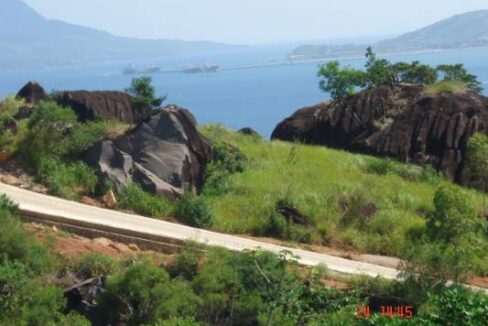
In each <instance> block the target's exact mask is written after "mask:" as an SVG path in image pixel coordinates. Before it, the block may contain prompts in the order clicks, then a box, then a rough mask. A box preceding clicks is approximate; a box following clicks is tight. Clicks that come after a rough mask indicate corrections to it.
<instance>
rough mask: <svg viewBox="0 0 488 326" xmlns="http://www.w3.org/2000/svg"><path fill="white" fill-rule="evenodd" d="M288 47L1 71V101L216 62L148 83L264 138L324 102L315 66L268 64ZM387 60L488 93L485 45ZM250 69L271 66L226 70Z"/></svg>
mask: <svg viewBox="0 0 488 326" xmlns="http://www.w3.org/2000/svg"><path fill="white" fill-rule="evenodd" d="M291 50H292V47H290V46H266V47H264V46H263V47H257V48H246V49H241V50H239V51H234V52H232V53H220V54H214V55H206V56H203V55H198V54H191V55H188V56H185V57H179V58H154V59H151V60H134V61H132V62H106V63H98V64H79V65H76V66H70V67H63V68H45V69H33V70H22V71H16V70H11V71H7V72H5V71H4V72H0V98H1V97H3V96H5V95H8V94H13V93H16V92H17V91H18V90H19V89H20V88H21V87H22V86H23V85H24V84H25V83H26V82H27V81H29V80H36V81H38V82H39V83H41V84H42V85H43V86H44V88H45V89H46V90H47V91H51V90H76V89H86V90H123V89H125V88H126V87H127V86H128V85H129V84H130V81H131V78H133V76H126V75H123V74H122V69H123V68H125V67H126V66H127V65H128V64H129V63H130V64H134V65H135V66H137V67H141V68H144V67H147V66H149V65H151V64H155V65H158V66H160V67H162V68H164V69H174V68H180V67H182V66H184V65H188V64H218V65H220V66H221V67H222V71H220V72H219V73H211V74H184V73H180V72H174V73H164V74H154V75H152V78H153V83H154V85H155V87H156V89H157V92H158V94H161V95H167V96H168V99H167V102H166V103H167V104H177V105H179V106H182V107H185V108H187V109H189V110H190V111H191V112H192V113H193V114H194V115H195V116H196V118H197V120H198V122H199V123H200V124H202V123H222V124H224V125H226V126H228V127H230V128H233V129H239V128H242V127H251V128H253V129H255V130H257V131H258V132H259V133H260V134H262V135H263V136H264V137H266V138H268V137H269V136H270V135H271V132H272V131H273V129H274V127H275V126H276V124H277V123H279V122H280V121H281V120H282V119H284V118H285V117H287V116H288V115H290V114H291V113H293V112H294V111H296V110H297V109H299V108H301V107H304V106H309V105H313V104H316V103H318V102H320V101H322V100H324V99H327V97H328V96H327V94H324V93H322V92H321V91H320V90H319V88H318V82H319V78H318V77H317V70H318V65H319V63H318V62H314V63H303V64H297V65H274V64H276V63H277V62H280V61H282V60H283V59H284V58H285V57H286V55H287V54H288V53H290V52H291ZM388 58H389V59H390V60H391V61H398V60H402V61H413V60H419V61H421V62H424V63H428V64H433V65H434V64H440V63H464V64H465V65H466V67H467V68H468V69H469V71H470V72H471V73H473V74H475V75H477V76H478V77H479V79H480V80H481V81H482V82H483V83H484V85H483V86H484V87H485V88H487V89H488V84H487V81H488V48H483V49H469V50H453V51H444V52H434V53H423V54H409V55H397V56H390V57H388ZM341 61H342V63H343V64H346V65H351V66H354V67H360V66H362V65H363V64H364V60H363V59H344V60H341ZM248 64H269V66H266V67H260V68H252V69H235V70H226V69H227V68H231V67H236V66H240V65H248ZM485 93H486V91H485Z"/></svg>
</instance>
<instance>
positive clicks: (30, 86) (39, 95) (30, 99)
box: [17, 81, 48, 105]
mask: <svg viewBox="0 0 488 326" xmlns="http://www.w3.org/2000/svg"><path fill="white" fill-rule="evenodd" d="M17 97H18V98H21V99H23V100H24V101H25V103H26V104H28V105H35V104H37V103H39V102H40V101H43V100H47V98H48V96H47V94H46V92H45V91H44V88H42V86H41V85H39V84H38V83H37V82H35V81H30V82H28V83H27V84H25V85H24V87H22V88H21V89H20V91H19V92H18V93H17Z"/></svg>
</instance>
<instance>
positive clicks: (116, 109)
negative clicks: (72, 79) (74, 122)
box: [55, 91, 150, 124]
mask: <svg viewBox="0 0 488 326" xmlns="http://www.w3.org/2000/svg"><path fill="white" fill-rule="evenodd" d="M55 100H56V102H58V104H60V105H62V106H66V107H70V108H72V109H73V110H74V111H75V113H76V114H77V116H78V117H79V119H80V120H82V121H89V120H95V119H97V118H102V119H117V120H120V121H123V122H126V123H129V124H137V123H139V122H140V121H142V120H143V119H144V118H145V117H146V116H147V115H148V114H149V113H150V109H134V108H133V107H132V102H131V96H130V95H129V94H127V93H124V92H118V91H93V92H89V91H64V92H61V93H59V94H57V95H56V96H55Z"/></svg>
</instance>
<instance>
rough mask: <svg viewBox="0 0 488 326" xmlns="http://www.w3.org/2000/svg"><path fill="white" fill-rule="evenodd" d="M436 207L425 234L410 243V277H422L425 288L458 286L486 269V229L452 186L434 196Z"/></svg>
mask: <svg viewBox="0 0 488 326" xmlns="http://www.w3.org/2000/svg"><path fill="white" fill-rule="evenodd" d="M434 206H435V211H434V212H433V213H431V215H430V216H429V217H428V219H427V223H426V229H425V233H424V234H422V235H420V237H419V236H418V235H415V234H414V235H413V236H412V237H411V239H410V241H409V243H410V246H408V249H407V256H406V258H407V261H408V263H407V266H406V268H405V271H406V274H407V275H408V277H419V278H420V280H419V283H421V284H424V286H432V284H439V283H441V282H447V281H448V280H452V281H453V282H454V283H455V284H456V283H458V282H460V281H464V280H465V279H466V277H467V276H469V275H472V274H473V273H474V272H475V271H480V270H484V269H486V255H485V254H484V253H486V252H487V250H488V242H487V241H486V233H485V232H486V227H487V225H486V223H484V221H483V220H482V219H481V218H479V217H478V216H477V215H476V212H475V211H474V209H473V208H472V207H471V205H470V204H469V201H468V199H467V197H466V196H465V195H464V194H462V193H460V192H459V191H458V190H457V189H456V188H455V187H453V186H447V185H446V186H442V187H441V188H439V189H438V190H437V192H436V193H435V196H434ZM480 258H481V260H480ZM480 263H481V264H482V265H481V266H479V264H480ZM483 264H484V266H483ZM484 273H486V270H484Z"/></svg>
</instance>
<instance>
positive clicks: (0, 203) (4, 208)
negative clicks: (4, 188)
mask: <svg viewBox="0 0 488 326" xmlns="http://www.w3.org/2000/svg"><path fill="white" fill-rule="evenodd" d="M18 210H19V205H17V204H16V203H14V202H13V201H11V200H10V198H8V197H7V195H5V194H2V195H0V212H6V213H10V214H15V213H17V212H18Z"/></svg>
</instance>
